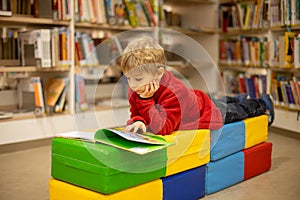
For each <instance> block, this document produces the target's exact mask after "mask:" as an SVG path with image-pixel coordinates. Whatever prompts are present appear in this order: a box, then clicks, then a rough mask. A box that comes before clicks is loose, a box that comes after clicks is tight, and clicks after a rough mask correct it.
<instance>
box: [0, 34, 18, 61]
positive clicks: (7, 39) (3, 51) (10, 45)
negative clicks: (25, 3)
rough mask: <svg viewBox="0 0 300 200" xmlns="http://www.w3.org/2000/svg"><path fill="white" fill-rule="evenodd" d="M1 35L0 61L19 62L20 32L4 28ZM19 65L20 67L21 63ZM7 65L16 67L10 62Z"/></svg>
mask: <svg viewBox="0 0 300 200" xmlns="http://www.w3.org/2000/svg"><path fill="white" fill-rule="evenodd" d="M0 35H1V37H0V60H19V54H18V51H19V43H18V36H19V32H18V31H17V30H13V29H10V28H2V29H1V30H0ZM17 63H18V65H19V62H17ZM6 64H9V65H10V64H11V65H14V64H15V63H14V62H9V63H6ZM6 64H5V65H6Z"/></svg>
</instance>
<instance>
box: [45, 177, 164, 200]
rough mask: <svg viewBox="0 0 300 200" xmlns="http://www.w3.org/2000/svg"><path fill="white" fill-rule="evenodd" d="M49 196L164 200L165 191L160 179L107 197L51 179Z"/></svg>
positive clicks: (54, 198) (54, 199) (58, 198)
mask: <svg viewBox="0 0 300 200" xmlns="http://www.w3.org/2000/svg"><path fill="white" fill-rule="evenodd" d="M49 195H50V200H66V199H72V200H83V199H84V200H96V199H97V200H100V199H109V200H124V199H130V200H140V199H143V200H144V199H145V200H152V199H162V198H163V197H162V195H163V189H162V181H161V180H160V179H158V180H154V181H151V182H148V183H145V184H141V185H138V186H136V187H133V188H129V189H126V190H123V191H120V192H116V193H114V194H109V195H105V194H101V193H98V192H94V191H91V190H88V189H85V188H81V187H78V186H75V185H72V184H69V183H66V182H63V181H59V180H56V179H53V178H51V179H50V181H49Z"/></svg>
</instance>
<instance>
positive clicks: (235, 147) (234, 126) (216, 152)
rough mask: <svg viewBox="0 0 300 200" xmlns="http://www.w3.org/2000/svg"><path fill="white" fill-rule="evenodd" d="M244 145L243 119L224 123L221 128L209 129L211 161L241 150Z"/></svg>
mask: <svg viewBox="0 0 300 200" xmlns="http://www.w3.org/2000/svg"><path fill="white" fill-rule="evenodd" d="M244 147H245V123H244V122H243V121H239V122H234V123H229V124H225V125H224V126H223V127H222V128H221V129H219V130H213V131H211V145H210V160H211V161H216V160H218V159H221V158H224V157H226V156H229V155H231V154H233V153H236V152H238V151H241V150H242V149H244Z"/></svg>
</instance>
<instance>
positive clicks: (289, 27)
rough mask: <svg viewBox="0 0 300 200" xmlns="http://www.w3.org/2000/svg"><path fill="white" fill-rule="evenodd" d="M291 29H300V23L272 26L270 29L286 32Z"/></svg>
mask: <svg viewBox="0 0 300 200" xmlns="http://www.w3.org/2000/svg"><path fill="white" fill-rule="evenodd" d="M288 29H290V30H291V31H300V24H297V25H292V26H285V27H282V26H278V27H270V30H271V31H273V32H286V31H288Z"/></svg>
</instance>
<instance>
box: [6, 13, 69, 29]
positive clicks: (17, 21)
mask: <svg viewBox="0 0 300 200" xmlns="http://www.w3.org/2000/svg"><path fill="white" fill-rule="evenodd" d="M0 22H1V24H3V23H5V24H6V25H14V26H15V25H25V26H28V25H39V26H42V25H47V26H67V25H69V24H70V22H69V21H55V20H52V19H46V18H34V17H33V16H30V15H13V16H11V17H0Z"/></svg>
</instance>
